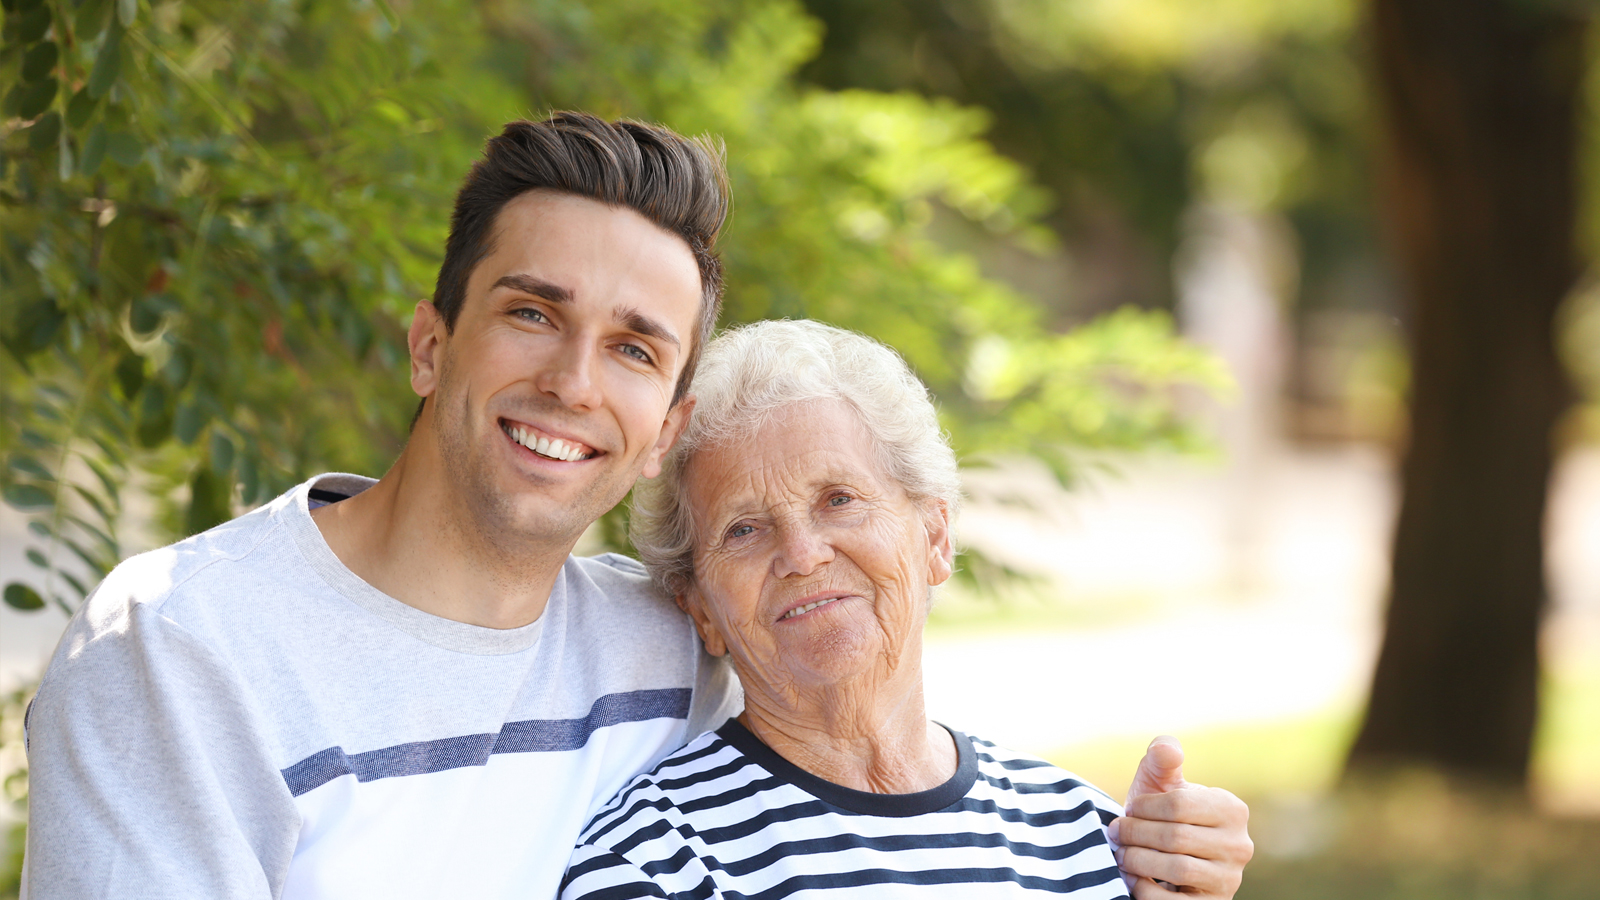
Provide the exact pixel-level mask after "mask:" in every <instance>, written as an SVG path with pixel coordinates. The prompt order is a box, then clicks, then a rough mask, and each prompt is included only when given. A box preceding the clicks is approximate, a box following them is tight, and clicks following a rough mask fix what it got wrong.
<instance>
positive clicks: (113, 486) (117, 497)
mask: <svg viewBox="0 0 1600 900" xmlns="http://www.w3.org/2000/svg"><path fill="white" fill-rule="evenodd" d="M83 461H84V462H85V463H87V464H88V466H89V471H91V472H93V473H94V477H96V478H98V479H100V486H101V487H103V488H105V489H106V496H107V497H110V498H111V503H112V505H114V506H115V505H118V504H120V503H121V502H122V497H121V494H120V493H119V492H118V490H117V480H116V479H115V478H112V477H111V472H110V471H108V470H107V469H106V464H105V463H103V462H101V461H100V460H98V459H95V458H94V457H92V456H85V457H83Z"/></svg>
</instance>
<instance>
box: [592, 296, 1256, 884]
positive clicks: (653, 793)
mask: <svg viewBox="0 0 1600 900" xmlns="http://www.w3.org/2000/svg"><path fill="white" fill-rule="evenodd" d="M695 386H696V388H697V392H698V395H699V400H698V404H697V406H696V408H695V412H694V417H693V419H692V422H691V424H690V425H689V427H688V429H687V432H686V433H685V434H684V436H683V437H682V438H681V439H680V440H679V442H678V444H677V446H676V447H675V448H674V449H673V451H672V453H671V455H670V456H669V457H668V459H667V461H666V463H665V466H664V471H663V473H662V475H661V477H660V478H658V479H656V480H654V481H652V482H642V483H641V484H640V485H639V487H638V488H637V489H636V492H635V501H634V510H633V520H632V521H633V538H634V543H635V545H636V546H637V547H638V549H639V551H640V554H641V556H642V557H643V559H644V560H645V563H646V565H647V566H648V567H649V569H650V571H651V574H652V576H653V577H654V578H655V580H656V581H657V583H658V584H659V585H660V586H661V587H662V588H663V589H664V590H665V591H666V592H667V593H668V594H670V595H672V596H675V597H677V598H678V602H679V604H680V605H681V606H682V607H683V608H684V610H685V611H686V612H688V613H689V615H690V616H692V617H693V618H694V621H695V623H696V625H697V626H698V628H699V631H700V634H701V637H702V638H703V639H704V641H705V646H706V649H707V650H708V651H709V652H710V653H712V654H714V655H723V654H727V655H729V656H730V657H731V658H732V662H733V665H734V668H735V670H736V671H737V672H738V675H739V678H740V681H741V682H742V683H743V685H744V691H745V709H744V712H743V714H741V715H740V716H739V717H738V718H737V719H734V720H730V721H729V722H728V723H727V724H725V725H724V726H722V727H721V728H719V729H718V730H716V731H714V732H709V733H707V734H704V735H702V736H701V737H699V738H698V739H696V740H694V741H692V742H691V743H690V744H689V745H688V746H686V747H684V748H683V749H682V750H680V751H678V752H677V753H675V754H673V755H671V756H669V757H667V758H666V759H665V760H664V761H663V762H662V763H661V764H660V765H659V766H658V767H657V768H656V769H655V770H653V771H652V772H650V773H648V774H646V775H643V776H640V777H639V778H638V779H637V780H635V781H634V782H633V783H632V784H630V785H629V786H628V787H627V788H626V789H624V791H623V792H622V793H621V794H619V795H618V796H617V797H616V798H615V799H614V800H613V801H612V802H611V803H610V804H609V805H608V806H607V807H606V808H604V809H603V810H602V811H601V812H600V813H599V814H598V815H596V817H595V818H594V819H593V821H592V822H591V823H590V825H589V826H588V827H587V828H586V829H585V832H584V834H583V837H582V838H581V840H580V845H579V847H578V848H577V850H576V851H575V853H574V856H573V859H572V862H571V865H570V867H569V869H568V872H567V877H566V879H565V881H564V882H563V889H562V897H563V898H569V900H577V898H598V897H669V898H679V897H683V898H687V897H697V898H703V897H722V896H725V897H763V898H768V897H770V898H777V897H789V896H793V895H805V894H807V892H810V891H818V890H827V889H841V888H844V889H853V890H854V892H855V893H856V894H858V895H862V896H869V897H873V898H877V897H886V896H900V895H901V894H906V895H914V896H915V897H917V898H928V897H932V896H947V897H973V896H984V897H992V896H1013V895H1021V894H1029V893H1071V894H1073V895H1074V896H1080V897H1084V898H1091V897H1092V898H1101V897H1104V898H1115V897H1126V896H1127V892H1128V889H1127V887H1125V884H1124V881H1123V879H1122V878H1121V877H1119V870H1118V865H1117V859H1116V858H1115V857H1114V855H1113V847H1112V845H1111V843H1110V842H1109V840H1108V835H1107V831H1106V826H1107V825H1108V824H1109V823H1111V822H1112V821H1113V820H1114V819H1116V818H1117V817H1118V816H1119V815H1121V810H1120V808H1119V807H1118V806H1117V804H1116V803H1115V802H1113V801H1112V800H1111V799H1110V798H1109V797H1107V796H1106V795H1105V794H1103V793H1101V792H1100V791H1098V790H1096V789H1095V788H1093V787H1091V786H1090V785H1088V784H1085V783H1084V782H1082V781H1080V780H1078V779H1077V778H1075V777H1073V776H1072V775H1071V774H1070V773H1067V772H1065V771H1062V770H1061V769H1058V768H1056V767H1054V766H1052V765H1050V764H1048V763H1045V762H1043V761H1041V760H1038V759H1034V758H1031V757H1028V756H1025V755H1022V754H1018V753H1013V752H1011V751H1008V750H1004V749H1002V748H1000V747H996V746H995V745H993V744H990V743H988V742H986V741H982V740H979V739H976V738H973V737H969V736H967V735H965V734H962V733H961V732H959V731H955V730H953V729H950V728H947V727H945V726H943V725H940V724H936V723H934V722H932V721H930V720H929V719H928V717H927V713H926V711H925V709H924V705H923V691H922V630H923V624H924V622H925V620H926V618H927V613H928V607H929V603H930V600H931V596H932V592H933V590H934V588H935V587H936V586H937V585H939V584H940V583H942V582H944V581H945V580H946V579H947V578H949V577H950V573H951V566H952V539H951V518H952V515H953V513H954V507H955V505H956V503H957V500H958V498H959V494H960V491H959V483H958V476H957V470H956V460H955V456H954V454H953V453H952V452H951V450H950V448H949V446H948V445H947V444H946V443H945V441H944V439H943V437H942V435H941V433H940V430H939V426H938V421H937V417H936V415H935V412H934V408H933V404H932V403H931V402H930V400H929V398H928V394H927V391H926V389H925V388H923V386H922V384H921V383H920V382H919V381H918V380H917V379H916V377H915V376H914V375H912V373H911V372H910V370H909V369H908V368H907V367H906V365H905V363H904V362H902V361H901V360H900V358H899V357H898V356H897V355H895V354H894V352H893V351H891V350H889V349H888V348H886V347H884V346H882V345H880V344H878V343H876V342H873V341H871V340H869V339H867V338H864V337H862V336H860V335H856V334H852V333H849V332H845V331H841V330H839V329H836V328H831V327H828V326H825V325H821V324H818V323H814V322H763V323H760V324H757V325H752V326H748V327H745V328H742V329H739V330H736V331H733V332H730V333H728V334H726V335H724V336H723V337H721V338H719V339H718V340H717V341H715V342H713V343H712V344H711V345H710V346H708V347H707V349H706V353H705V358H704V360H703V362H702V363H701V370H700V374H699V375H698V377H697V378H696V381H695ZM996 689H997V690H998V689H1003V688H1002V687H1000V686H997V687H996ZM1229 796H1231V795H1229ZM1123 821H1125V822H1126V821H1131V820H1123ZM1161 824H1163V825H1165V824H1168V823H1161ZM1174 827H1182V826H1174ZM1238 838H1239V839H1240V840H1243V830H1242V824H1241V825H1240V826H1239V829H1238ZM1244 844H1245V846H1246V847H1247V845H1248V841H1247V840H1245V841H1244ZM1237 855H1238V854H1237V853H1236V854H1235V856H1237ZM1244 856H1245V858H1248V850H1247V849H1246V850H1245V851H1244ZM1185 858H1186V859H1190V861H1191V862H1195V863H1198V862H1199V861H1198V860H1194V859H1192V858H1189V857H1185ZM1242 865H1243V862H1242V861H1238V862H1237V865H1234V866H1232V867H1231V868H1230V867H1229V866H1226V865H1225V866H1220V867H1217V872H1210V871H1209V870H1205V869H1203V868H1202V867H1200V866H1198V865H1196V866H1193V867H1190V868H1191V874H1193V873H1200V874H1201V875H1203V876H1204V877H1201V878H1197V879H1195V881H1204V880H1205V879H1206V878H1207V877H1209V878H1211V879H1212V880H1213V881H1220V884H1202V885H1200V886H1199V888H1198V889H1197V890H1196V889H1191V890H1192V892H1195V893H1211V894H1213V895H1218V894H1220V895H1226V894H1231V892H1232V890H1233V888H1234V887H1236V886H1237V884H1238V880H1237V872H1238V869H1239V867H1242ZM1219 873H1220V874H1219ZM1167 877H1169V878H1174V880H1179V881H1180V883H1186V884H1188V883H1190V882H1184V881H1182V880H1181V879H1176V877H1175V876H1172V875H1170V874H1169V875H1168V876H1167ZM1230 879H1231V883H1230ZM1130 880H1132V879H1130ZM1166 890H1167V888H1165V887H1163V886H1160V885H1158V884H1157V883H1156V882H1154V881H1151V880H1150V879H1149V878H1142V879H1139V880H1138V882H1137V883H1136V884H1135V885H1134V888H1133V893H1134V895H1135V896H1136V897H1139V898H1141V900H1142V898H1145V897H1150V896H1156V895H1157V894H1158V893H1164V892H1166Z"/></svg>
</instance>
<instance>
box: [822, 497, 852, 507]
mask: <svg viewBox="0 0 1600 900" xmlns="http://www.w3.org/2000/svg"><path fill="white" fill-rule="evenodd" d="M853 499H854V498H853V497H851V496H850V495H848V494H840V495H839V496H837V497H830V498H829V499H828V505H829V506H843V505H845V504H846V503H849V502H850V501H851V500H853Z"/></svg>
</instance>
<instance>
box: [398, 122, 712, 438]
mask: <svg viewBox="0 0 1600 900" xmlns="http://www.w3.org/2000/svg"><path fill="white" fill-rule="evenodd" d="M540 189H544V190H552V191H563V192H565V193H568V194H576V195H578V196H580V197H587V198H589V199H591V200H598V201H600V202H601V203H605V204H609V205H611V206H620V207H626V208H628V209H631V210H633V211H635V212H637V213H639V214H640V215H642V216H644V217H645V218H646V219H649V220H650V221H652V222H654V223H656V224H657V225H659V226H660V227H662V228H663V229H665V230H667V231H670V232H672V233H673V234H675V235H677V236H678V237H681V238H683V241H684V243H686V244H688V245H689V249H690V251H692V252H693V253H694V260H695V263H696V265H697V266H698V267H699V269H700V318H699V321H698V322H697V323H696V326H697V327H696V328H695V334H694V336H693V337H692V338H691V343H690V345H689V355H688V358H687V359H686V360H685V362H684V366H683V371H682V372H681V373H680V374H679V376H678V383H677V386H676V388H675V389H674V391H673V394H672V403H673V405H677V403H678V401H679V400H682V399H683V396H684V394H686V393H687V392H688V390H689V382H690V381H691V380H692V379H693V378H694V370H695V367H696V365H698V364H699V362H700V351H701V349H703V348H704V347H705V345H706V341H708V340H710V339H711V332H712V330H713V329H715V328H716V325H717V313H718V312H719V311H720V309H721V307H722V261H721V260H720V259H718V258H717V255H716V253H715V247H716V243H717V234H718V233H719V232H720V231H721V230H722V223H723V221H724V220H725V219H726V218H727V216H728V204H729V201H728V175H727V171H726V169H725V168H724V165H723V158H722V147H721V144H720V142H716V141H713V140H712V139H711V138H706V137H701V138H686V137H684V136H682V135H680V134H677V133H675V132H673V131H670V130H668V129H666V128H662V127H661V126H659V125H648V124H645V123H643V122H631V121H627V120H619V121H616V122H607V121H605V120H604V119H601V118H598V117H596V116H592V115H589V114H588V113H581V112H557V113H552V114H551V115H550V118H548V119H545V120H544V121H543V122H528V121H518V122H512V123H510V124H508V125H506V127H505V130H504V131H502V132H501V133H500V134H499V135H498V136H496V137H492V138H490V139H489V141H488V143H487V144H485V145H484V148H483V158H482V159H480V160H478V161H477V162H476V163H474V164H473V166H472V171H471V172H469V173H467V178H466V181H465V182H464V183H463V184H462V185H461V190H460V192H459V193H457V194H456V208H455V212H454V213H453V214H452V215H451V217H450V239H449V240H448V241H447V242H446V243H445V249H444V263H443V264H442V265H440V266H439V281H438V283H437V284H436V285H435V286H434V290H433V305H434V306H435V307H437V308H438V310H439V315H440V316H442V317H443V318H444V324H445V328H446V329H447V330H450V331H454V330H455V325H456V317H457V316H458V315H460V314H461V305H462V303H463V302H465V300H466V293H467V278H468V277H469V276H471V274H472V270H473V269H474V268H476V267H477V265H478V263H480V262H482V261H483V258H484V257H486V256H488V255H489V254H490V253H491V252H492V251H493V249H494V223H495V219H496V217H498V216H499V214H500V210H501V209H502V208H504V207H505V205H506V204H507V203H509V202H511V201H512V200H513V199H515V198H517V197H519V196H521V195H522V194H525V193H527V192H528V191H532V190H540ZM418 412H419V413H420V412H421V410H420V408H419V410H418Z"/></svg>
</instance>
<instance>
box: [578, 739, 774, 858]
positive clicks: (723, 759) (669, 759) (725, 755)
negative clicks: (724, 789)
mask: <svg viewBox="0 0 1600 900" xmlns="http://www.w3.org/2000/svg"><path fill="white" fill-rule="evenodd" d="M746 762H747V760H745V758H744V755H743V754H742V753H740V752H739V750H738V749H737V748H735V747H734V746H733V745H732V744H729V743H728V742H727V741H726V740H724V739H723V738H722V736H721V735H719V734H717V733H716V732H715V731H707V732H705V733H704V734H702V735H700V736H699V737H697V738H695V739H694V740H692V741H690V742H689V743H687V744H685V745H683V746H682V747H679V748H678V749H677V750H675V751H673V752H672V753H669V754H667V756H666V757H664V758H663V759H662V760H661V762H659V763H657V764H656V766H655V768H653V769H650V770H649V771H647V772H643V773H641V774H639V775H637V776H635V777H634V779H633V780H632V781H630V782H628V784H627V785H626V786H625V787H623V789H622V790H621V791H618V792H617V795H616V796H615V797H612V798H611V800H610V801H609V802H607V803H606V805H605V806H603V807H601V809H600V811H599V812H597V813H595V815H594V818H592V819H591V820H590V821H589V824H588V825H587V826H585V827H584V829H583V834H582V835H581V836H580V837H579V839H578V842H579V843H580V844H589V845H592V846H595V847H601V848H604V849H612V848H614V847H615V846H617V845H618V844H619V843H625V842H627V839H628V837H629V836H630V835H633V834H636V833H638V832H639V831H641V830H647V829H650V828H651V827H652V826H654V825H656V824H658V823H661V822H664V821H674V822H675V821H676V820H679V819H681V818H682V817H683V816H684V815H686V814H687V812H688V811H690V810H692V809H693V808H695V804H694V803H693V801H694V800H696V799H701V798H703V797H704V796H705V795H706V794H707V793H708V792H710V793H716V791H715V785H716V782H717V781H718V779H722V778H726V777H728V776H729V775H731V774H733V773H735V772H737V771H738V770H739V769H742V768H744V765H745V763H746Z"/></svg>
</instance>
